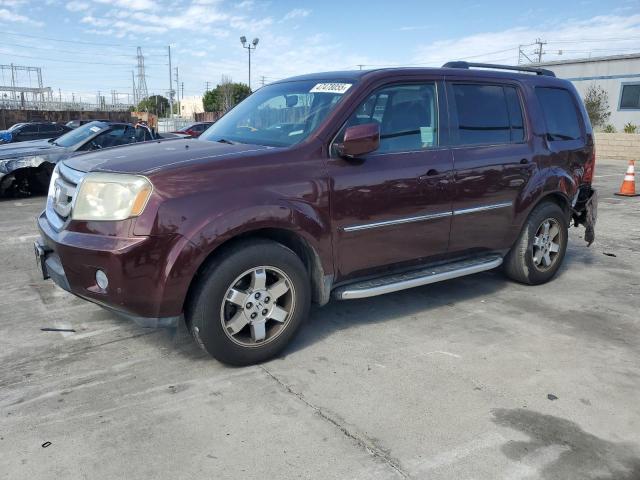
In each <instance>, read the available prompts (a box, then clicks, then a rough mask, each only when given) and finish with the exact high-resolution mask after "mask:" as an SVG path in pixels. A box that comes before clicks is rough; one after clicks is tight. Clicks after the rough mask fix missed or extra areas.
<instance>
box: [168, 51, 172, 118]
mask: <svg viewBox="0 0 640 480" xmlns="http://www.w3.org/2000/svg"><path fill="white" fill-rule="evenodd" d="M167 51H168V52H169V112H170V113H169V117H171V116H172V115H173V95H172V90H173V79H172V74H171V45H169V46H167Z"/></svg>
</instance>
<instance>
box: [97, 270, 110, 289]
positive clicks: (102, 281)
mask: <svg viewBox="0 0 640 480" xmlns="http://www.w3.org/2000/svg"><path fill="white" fill-rule="evenodd" d="M96 283H97V284H98V286H99V287H100V288H101V289H102V290H106V289H107V287H108V286H109V279H108V278H107V274H106V273H104V272H103V271H102V270H97V271H96Z"/></svg>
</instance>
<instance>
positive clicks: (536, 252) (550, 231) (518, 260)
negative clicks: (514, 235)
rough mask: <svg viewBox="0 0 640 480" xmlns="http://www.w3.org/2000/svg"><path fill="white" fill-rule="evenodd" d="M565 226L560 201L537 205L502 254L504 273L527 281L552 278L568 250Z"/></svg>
mask: <svg viewBox="0 0 640 480" xmlns="http://www.w3.org/2000/svg"><path fill="white" fill-rule="evenodd" d="M567 230H568V224H567V220H566V215H565V212H564V211H563V210H562V208H561V207H560V206H559V205H557V204H556V203H553V202H544V203H542V204H540V205H538V206H537V207H536V208H535V209H534V210H533V211H532V212H531V214H530V215H529V218H528V219H527V222H526V224H525V225H524V227H523V229H522V232H521V233H520V237H519V238H518V240H517V241H516V243H515V245H514V246H513V247H512V248H511V250H510V251H509V253H508V254H507V256H506V257H505V261H504V270H505V273H506V274H507V276H508V277H509V278H511V279H513V280H515V281H517V282H521V283H528V284H530V285H539V284H541V283H545V282H548V281H549V280H551V279H552V278H553V276H554V275H555V274H556V272H557V271H558V269H559V268H560V265H561V264H562V260H563V259H564V255H565V252H566V250H567V240H568V232H567Z"/></svg>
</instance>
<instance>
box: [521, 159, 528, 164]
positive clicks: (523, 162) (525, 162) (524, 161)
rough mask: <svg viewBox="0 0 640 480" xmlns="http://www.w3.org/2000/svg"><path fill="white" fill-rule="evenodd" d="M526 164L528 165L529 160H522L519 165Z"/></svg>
mask: <svg viewBox="0 0 640 480" xmlns="http://www.w3.org/2000/svg"><path fill="white" fill-rule="evenodd" d="M527 163H529V160H528V159H526V158H523V159H522V160H520V165H526V164H527Z"/></svg>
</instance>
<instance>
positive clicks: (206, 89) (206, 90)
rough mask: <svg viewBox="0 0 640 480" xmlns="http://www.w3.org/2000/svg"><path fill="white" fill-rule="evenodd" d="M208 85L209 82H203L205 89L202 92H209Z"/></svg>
mask: <svg viewBox="0 0 640 480" xmlns="http://www.w3.org/2000/svg"><path fill="white" fill-rule="evenodd" d="M209 83H210V82H205V84H206V87H205V90H204V91H205V92H208V91H209Z"/></svg>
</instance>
